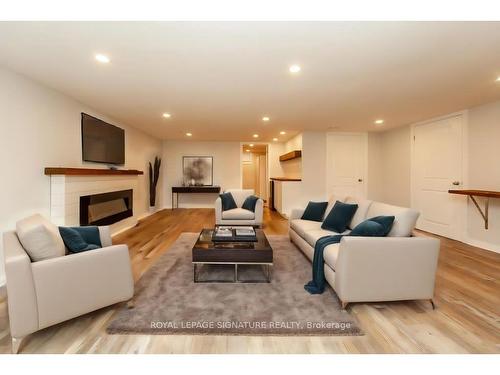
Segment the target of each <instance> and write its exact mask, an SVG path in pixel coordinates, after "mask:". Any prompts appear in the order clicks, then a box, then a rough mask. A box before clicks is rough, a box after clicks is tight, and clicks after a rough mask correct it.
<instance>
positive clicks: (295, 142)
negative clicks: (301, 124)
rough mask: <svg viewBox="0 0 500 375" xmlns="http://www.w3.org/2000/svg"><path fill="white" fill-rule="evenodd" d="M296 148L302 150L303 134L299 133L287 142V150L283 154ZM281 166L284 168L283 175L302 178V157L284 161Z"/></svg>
mask: <svg viewBox="0 0 500 375" xmlns="http://www.w3.org/2000/svg"><path fill="white" fill-rule="evenodd" d="M295 150H302V134H297V135H296V136H295V137H293V138H292V139H290V140H288V141H287V142H286V143H285V150H284V152H283V154H284V153H287V152H290V151H295ZM281 168H282V170H283V174H282V177H288V178H301V177H302V158H297V159H292V160H287V161H282V162H281Z"/></svg>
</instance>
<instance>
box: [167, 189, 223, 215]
mask: <svg viewBox="0 0 500 375" xmlns="http://www.w3.org/2000/svg"><path fill="white" fill-rule="evenodd" d="M206 193H212V194H219V193H220V186H172V210H173V209H174V208H179V194H206ZM174 194H175V196H176V205H175V206H174Z"/></svg>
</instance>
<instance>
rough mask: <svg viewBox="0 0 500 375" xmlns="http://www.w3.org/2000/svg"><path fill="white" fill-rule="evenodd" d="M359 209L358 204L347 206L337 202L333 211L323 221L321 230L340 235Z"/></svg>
mask: <svg viewBox="0 0 500 375" xmlns="http://www.w3.org/2000/svg"><path fill="white" fill-rule="evenodd" d="M357 209H358V205H357V204H347V203H342V202H340V201H337V202H335V205H334V206H333V208H332V210H331V211H330V212H329V213H328V215H327V216H326V218H325V220H324V221H323V224H322V225H321V228H322V229H326V230H331V231H334V232H338V233H342V232H344V231H345V230H346V229H347V227H348V225H349V223H350V222H351V220H352V217H353V216H354V213H355V212H356V210H357Z"/></svg>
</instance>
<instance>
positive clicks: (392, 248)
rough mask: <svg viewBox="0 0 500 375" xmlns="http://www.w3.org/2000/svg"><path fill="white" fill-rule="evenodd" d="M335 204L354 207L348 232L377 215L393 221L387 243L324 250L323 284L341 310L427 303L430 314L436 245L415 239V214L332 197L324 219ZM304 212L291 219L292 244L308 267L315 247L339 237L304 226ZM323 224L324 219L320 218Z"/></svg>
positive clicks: (349, 241) (357, 241) (354, 240)
mask: <svg viewBox="0 0 500 375" xmlns="http://www.w3.org/2000/svg"><path fill="white" fill-rule="evenodd" d="M336 200H339V201H342V202H345V203H351V204H352V203H357V204H358V205H359V206H358V210H357V211H356V214H355V215H354V217H353V219H352V221H351V223H350V225H349V229H348V230H346V232H344V234H347V233H349V232H350V229H352V228H354V227H355V226H356V225H358V224H359V223H361V222H362V221H364V220H366V219H369V218H371V217H375V216H379V215H394V216H395V220H394V224H393V227H392V229H391V231H390V232H389V235H388V236H387V237H348V236H346V237H343V238H342V240H341V241H340V243H338V244H332V245H329V246H327V247H326V248H325V250H324V254H323V258H324V261H325V264H324V271H325V278H326V280H327V282H328V283H329V284H330V286H331V287H332V288H333V289H334V290H335V292H336V293H337V296H338V297H339V299H340V301H341V304H342V307H344V308H345V306H347V304H348V303H351V302H375V301H396V300H417V299H428V300H430V302H431V304H432V307H433V308H434V302H433V300H432V298H433V295H434V281H435V275H436V268H437V262H438V256H439V240H437V239H435V238H429V237H416V236H414V235H413V229H414V227H415V224H416V221H417V218H418V216H419V213H418V212H417V211H415V210H413V209H410V208H404V207H398V206H392V205H389V204H385V203H380V202H374V201H368V200H357V199H354V198H345V199H340V198H336V197H332V198H331V199H330V201H329V205H328V208H327V210H326V212H325V217H326V215H328V213H329V212H330V209H331V208H332V207H333V204H334V203H335V201H336ZM303 212H304V209H294V210H292V212H291V215H290V219H289V235H290V240H291V241H292V242H293V243H295V244H296V245H297V247H298V248H299V249H300V250H301V251H302V252H303V253H304V254H305V255H306V256H307V258H309V260H311V261H312V259H313V256H314V245H315V243H316V241H317V240H318V239H319V238H321V237H323V236H326V235H334V234H339V233H335V232H331V231H328V230H324V229H321V224H322V223H321V222H316V221H308V220H302V219H301V217H302V214H303ZM323 219H324V218H323Z"/></svg>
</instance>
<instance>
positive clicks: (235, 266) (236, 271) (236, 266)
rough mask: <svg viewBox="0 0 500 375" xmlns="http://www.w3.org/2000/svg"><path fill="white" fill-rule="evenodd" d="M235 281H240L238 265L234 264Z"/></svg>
mask: <svg viewBox="0 0 500 375" xmlns="http://www.w3.org/2000/svg"><path fill="white" fill-rule="evenodd" d="M234 282H235V283H236V282H238V265H237V264H235V265H234Z"/></svg>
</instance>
